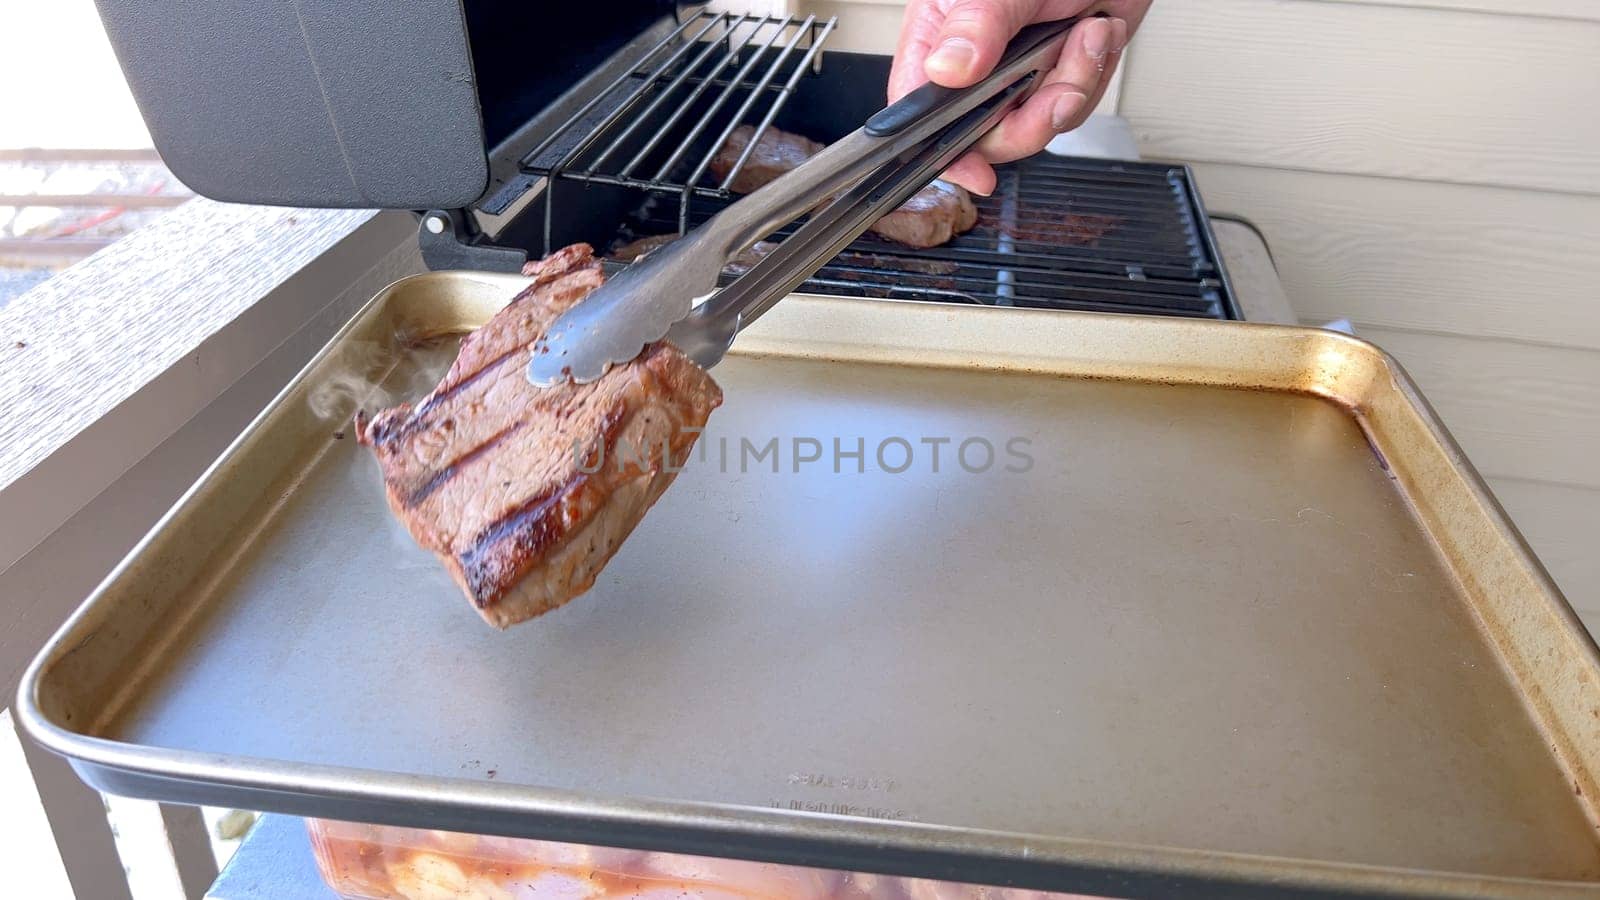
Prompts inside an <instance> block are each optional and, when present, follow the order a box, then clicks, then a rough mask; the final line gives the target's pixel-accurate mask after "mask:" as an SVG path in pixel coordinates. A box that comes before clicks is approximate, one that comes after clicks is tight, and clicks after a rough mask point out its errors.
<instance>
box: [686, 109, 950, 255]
mask: <svg viewBox="0 0 1600 900" xmlns="http://www.w3.org/2000/svg"><path fill="white" fill-rule="evenodd" d="M754 134H755V128H754V127H752V126H750V125H740V126H739V127H738V128H735V129H734V130H733V133H732V134H730V135H728V140H727V142H726V143H724V144H723V145H722V147H721V148H720V149H719V150H718V151H717V155H716V157H714V158H713V159H712V160H711V171H712V172H713V173H714V174H715V175H716V176H717V177H718V178H726V177H727V176H728V173H729V172H731V171H733V166H734V164H735V163H737V162H738V161H739V156H740V154H742V153H744V149H745V147H748V146H749V145H750V138H751V136H752V135H754ZM822 146H823V145H821V144H819V143H817V142H816V141H813V140H809V139H807V138H804V137H801V136H800V135H797V134H790V133H788V132H787V131H779V130H778V129H776V128H768V129H767V130H766V131H764V132H762V133H761V138H760V139H759V140H757V141H756V149H755V150H754V151H753V152H752V153H751V154H750V159H749V160H748V161H746V163H745V166H744V168H743V169H740V170H739V175H738V177H736V178H734V180H733V183H732V184H730V185H729V186H728V187H729V188H730V189H731V190H734V191H737V192H739V193H741V194H748V193H750V192H751V191H753V190H755V189H756V188H759V187H761V186H762V185H764V184H766V183H767V182H769V181H772V180H774V179H776V178H777V177H778V176H780V175H782V174H783V173H785V172H787V171H789V170H790V169H793V168H794V167H796V166H798V165H800V164H801V163H803V162H805V161H806V159H807V158H809V157H810V156H812V155H814V154H815V153H817V152H818V151H820V150H821V149H822ZM977 223H978V208H977V206H975V205H973V202H972V197H971V195H969V194H968V193H967V192H966V190H965V189H964V188H962V187H960V186H958V185H954V184H950V183H949V182H945V181H935V182H933V183H932V184H930V185H928V186H927V187H925V188H923V189H922V190H920V191H918V192H917V193H916V194H914V195H913V196H912V197H911V199H910V200H907V201H906V202H905V203H903V204H901V205H900V207H899V208H898V209H896V210H894V211H892V212H890V213H888V214H887V215H885V216H884V217H883V218H881V219H879V220H878V221H877V222H875V223H873V225H872V231H874V232H876V233H878V234H880V235H883V236H884V237H886V238H889V239H890V240H893V241H899V242H900V243H902V244H906V245H908V246H912V247H937V246H939V245H940V244H943V243H945V242H946V241H949V240H950V239H951V238H953V237H955V236H956V235H958V234H962V233H964V232H966V231H969V230H971V228H972V226H974V225H976V224H977Z"/></svg>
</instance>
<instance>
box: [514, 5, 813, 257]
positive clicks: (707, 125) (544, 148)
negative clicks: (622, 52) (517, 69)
mask: <svg viewBox="0 0 1600 900" xmlns="http://www.w3.org/2000/svg"><path fill="white" fill-rule="evenodd" d="M836 23H837V20H836V19H833V18H829V19H827V20H826V21H819V20H818V19H817V17H816V16H814V15H812V16H806V17H805V18H804V19H796V18H795V17H793V16H753V15H750V14H748V13H747V14H743V15H734V14H732V13H728V12H721V13H712V12H702V13H698V14H695V15H692V16H690V17H689V18H688V19H687V20H685V21H684V22H683V23H682V24H681V25H679V26H678V28H677V29H676V30H674V31H673V32H672V33H671V34H669V35H667V37H665V38H663V39H662V40H661V42H660V43H658V44H656V45H655V46H654V47H652V48H651V49H650V50H649V52H647V53H646V54H645V55H644V57H643V58H642V59H641V60H640V61H639V63H638V64H637V65H635V66H633V67H632V68H631V69H630V70H629V71H627V72H626V73H624V74H623V75H621V76H620V77H618V78H617V79H616V80H615V81H613V82H612V83H611V84H610V85H609V86H608V87H606V88H605V89H604V90H602V91H601V92H600V93H599V94H597V95H596V96H595V97H594V98H592V99H591V100H590V101H589V102H588V103H586V104H585V105H584V106H583V107H581V108H580V109H579V110H578V111H577V112H576V113H574V114H573V116H572V117H571V118H570V119H568V120H567V121H566V122H565V123H563V124H562V125H561V126H559V127H558V128H556V129H555V131H554V132H552V133H551V135H550V136H549V137H548V138H546V139H545V140H544V141H543V142H541V143H540V144H539V145H538V146H536V147H534V148H533V149H532V150H530V151H529V152H528V153H527V154H526V155H525V156H523V158H522V160H521V165H522V169H523V171H524V172H525V173H526V174H530V175H538V176H546V177H550V178H557V179H567V180H570V181H579V182H588V183H596V184H610V185H618V186H623V187H633V188H640V189H643V190H646V191H653V192H660V193H667V194H676V195H677V197H678V220H677V222H676V223H675V224H674V227H673V230H675V231H679V232H681V231H683V230H684V228H685V227H686V226H687V223H688V219H689V206H690V202H691V199H692V198H694V197H711V198H716V199H724V200H725V199H727V198H729V197H730V196H731V193H730V192H729V190H728V187H727V186H728V185H729V184H732V183H733V180H734V179H735V178H737V177H738V175H739V173H740V172H741V171H742V170H743V169H744V167H745V164H746V163H747V162H748V158H749V155H750V150H749V149H747V150H746V152H745V154H744V156H742V157H740V159H739V161H738V164H737V165H735V166H734V167H733V170H732V171H731V172H729V173H728V175H727V177H725V178H724V179H722V181H721V182H719V183H717V184H710V183H708V182H707V181H706V178H707V173H708V172H709V170H710V167H711V160H712V158H713V157H714V156H715V155H716V151H717V148H719V147H721V146H722V144H723V143H724V142H725V141H727V139H728V135H730V134H732V133H733V130H734V129H735V128H736V127H738V126H739V125H740V124H741V123H744V122H747V121H750V120H752V119H753V118H754V117H755V116H756V115H759V116H760V118H759V119H758V120H756V121H757V124H756V128H757V135H758V136H759V134H760V133H762V132H765V131H766V130H767V128H769V127H770V126H771V125H772V122H773V120H774V119H776V118H777V116H778V113H779V112H780V111H782V109H783V107H784V104H786V103H787V102H788V101H789V98H790V97H791V96H793V94H794V89H795V84H796V83H797V82H798V81H799V80H800V76H801V75H803V74H804V73H805V72H806V71H807V70H814V69H815V67H817V66H819V65H820V62H821V60H820V58H819V56H818V54H819V53H820V52H821V50H822V45H823V44H824V43H825V42H826V41H827V39H828V36H829V35H830V34H831V33H832V32H833V29H834V26H835V24H836ZM718 124H721V127H720V128H718V127H717V125H718ZM754 147H755V142H754V141H751V144H750V149H753V148H754ZM691 160H692V161H693V165H692V166H691V164H690V162H691ZM549 193H550V192H547V193H546V197H547V199H546V203H545V220H546V222H545V224H546V227H545V232H546V234H549V232H550V230H551V229H550V225H551V219H552V217H553V209H552V207H553V204H552V203H551V202H550V201H549V199H548V197H549ZM551 249H552V248H551V247H548V246H547V247H546V248H545V252H547V253H548V252H550V250H551Z"/></svg>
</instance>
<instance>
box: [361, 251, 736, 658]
mask: <svg viewBox="0 0 1600 900" xmlns="http://www.w3.org/2000/svg"><path fill="white" fill-rule="evenodd" d="M525 272H526V274H530V275H532V276H534V279H535V281H534V283H533V285H532V286H530V287H529V288H528V289H527V290H525V291H523V292H522V293H521V294H519V295H518V296H517V297H516V298H515V299H513V300H512V301H511V303H510V304H509V305H507V306H506V307H505V309H503V310H501V311H500V312H498V313H496V314H495V315H494V317H493V318H491V319H490V320H489V321H488V322H487V323H485V324H484V326H483V327H482V328H479V329H478V330H477V331H475V332H473V333H472V334H470V335H468V336H467V337H466V338H465V339H464V340H463V341H462V342H461V350H460V353H459V354H458V355H457V357H456V360H455V363H454V364H453V365H451V367H450V371H449V372H448V373H447V374H446V375H445V376H444V380H443V381H441V382H440V383H439V386H438V387H437V388H435V389H434V391H433V392H432V393H430V394H428V395H427V396H426V397H424V398H423V399H421V400H420V401H418V402H417V403H415V404H401V405H399V406H396V407H393V408H391V409H386V410H383V411H382V412H379V413H377V414H376V415H374V416H372V417H371V419H370V420H367V419H366V418H365V417H364V416H358V417H357V423H356V426H357V432H358V436H359V439H360V441H361V442H362V443H363V444H366V445H368V446H370V447H371V448H372V452H373V454H374V455H375V456H376V457H377V459H378V465H379V468H380V469H381V470H382V473H383V481H384V486H385V487H386V489H387V492H388V496H389V505H390V507H391V508H392V509H393V510H394V513H395V515H396V516H397V517H399V519H400V521H401V522H403V523H404V524H405V526H406V528H407V529H408V530H409V531H410V532H411V535H412V537H414V538H415V539H416V541H417V543H419V544H421V545H422V546H423V547H425V548H427V549H428V550H431V551H433V552H434V553H435V554H436V555H437V556H438V557H439V558H440V560H441V561H443V562H444V564H445V566H446V568H448V569H449V571H450V574H451V576H452V577H453V578H454V579H455V581H456V583H457V584H459V585H460V586H461V588H462V590H463V591H465V592H466V594H467V597H468V598H469V599H470V600H471V601H472V604H473V606H474V607H475V608H476V609H477V610H478V612H479V614H480V615H482V616H483V618H484V619H485V620H487V621H488V622H489V624H491V625H494V626H495V627H497V628H505V627H507V626H509V625H513V624H516V623H517V622H521V621H524V620H526V619H529V618H532V617H534V616H537V615H540V614H542V613H545V612H548V611H549V610H551V609H554V608H556V607H558V606H560V605H562V604H564V603H566V602H567V601H568V600H571V599H572V598H573V597H576V596H577V595H579V594H581V593H583V592H584V591H586V590H588V589H589V587H590V586H591V585H592V584H593V583H594V579H595V576H596V575H598V574H599V572H600V569H601V567H603V566H604V565H605V564H606V562H607V561H608V560H610V558H611V556H612V554H614V553H615V552H616V551H617V548H618V547H619V546H620V545H621V544H622V542H623V540H624V539H626V538H627V537H628V535H629V533H631V532H632V531H633V528H634V526H635V525H637V524H638V523H639V520H640V519H641V518H642V517H643V516H644V514H645V512H646V511H647V510H648V509H649V508H650V506H651V505H652V504H653V503H655V501H656V499H657V498H658V497H660V496H661V494H662V492H663V491H665V490H666V489H667V486H668V485H669V484H671V482H672V479H673V476H674V474H675V472H676V469H677V468H678V467H680V466H681V465H682V464H683V463H684V462H685V461H686V460H687V457H688V454H689V451H690V449H691V448H692V447H693V445H694V442H695V438H696V437H697V436H698V434H699V431H698V429H699V428H701V427H702V426H704V425H705V423H706V419H707V417H708V416H710V414H711V411H712V410H713V409H715V408H716V407H717V406H718V405H719V404H720V403H721V402H722V392H721V390H720V389H719V388H718V387H717V385H716V383H715V382H713V381H712V380H711V376H709V375H707V374H706V372H705V371H704V370H703V369H701V368H700V367H699V366H697V365H695V364H694V363H693V362H691V361H690V360H689V359H688V357H686V356H684V355H683V354H682V353H679V352H678V350H677V349H676V348H674V347H672V346H671V345H670V344H666V343H658V344H653V345H651V346H649V347H647V348H645V350H644V352H643V353H641V354H640V355H639V357H638V358H637V359H634V360H633V361H632V362H630V363H627V364H625V365H620V366H617V367H615V368H613V369H612V370H611V371H609V372H607V373H606V375H605V376H604V377H602V378H601V379H600V380H598V381H596V382H593V383H591V384H584V385H575V384H571V383H567V384H562V385H558V386H556V387H552V388H537V387H534V386H533V385H532V384H530V383H529V382H528V380H527V378H526V377H525V376H524V370H525V368H526V366H527V364H528V358H529V353H530V352H531V351H530V346H531V345H532V344H533V342H534V341H535V340H537V339H538V338H539V337H540V336H541V335H543V334H544V331H545V329H546V328H548V327H549V326H550V324H551V323H552V322H553V321H554V320H555V318H556V317H557V316H559V315H560V314H561V313H562V312H563V311H565V310H566V309H567V308H569V307H571V306H572V305H573V304H575V303H577V302H578V301H579V300H581V299H583V298H584V297H585V296H587V295H588V294H589V292H590V291H593V290H594V289H595V288H597V287H599V286H600V284H601V282H602V281H603V280H604V275H603V274H602V272H601V269H600V263H599V261H598V260H596V259H595V258H594V256H593V252H592V250H591V249H590V248H589V246H588V245H586V244H576V245H573V246H570V247H566V248H564V249H562V250H559V251H557V252H556V253H554V254H552V255H551V256H549V257H548V258H546V259H544V260H542V261H540V262H536V263H531V264H530V265H529V267H528V268H527V269H526V270H525Z"/></svg>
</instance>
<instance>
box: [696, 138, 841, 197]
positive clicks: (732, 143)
mask: <svg viewBox="0 0 1600 900" xmlns="http://www.w3.org/2000/svg"><path fill="white" fill-rule="evenodd" d="M755 133H756V129H755V126H753V125H740V126H739V127H738V128H735V129H734V130H733V133H732V134H730V135H728V140H727V142H726V143H724V144H723V145H722V147H721V148H719V149H718V150H717V155H716V156H715V157H714V158H713V159H712V160H711V172H712V174H714V175H716V176H717V178H719V179H720V178H727V177H728V173H729V172H731V171H733V166H734V164H735V163H737V162H738V161H739V156H740V154H742V153H744V148H746V147H748V146H750V136H751V135H753V134H755ZM822 148H823V145H822V144H819V143H817V142H816V141H813V140H811V139H810V138H808V137H803V136H801V135H798V134H790V133H789V132H787V131H779V130H778V129H776V128H768V129H767V130H766V131H763V132H761V140H759V141H756V149H755V151H754V152H752V153H751V154H750V159H749V160H747V161H746V162H745V164H744V168H743V169H740V170H739V176H738V177H737V178H735V179H733V183H732V184H730V185H728V190H730V191H733V192H735V193H739V194H748V193H750V192H751V191H754V190H755V189H756V188H758V187H761V186H762V185H764V184H766V183H767V182H769V181H776V180H777V178H778V176H779V175H782V174H783V173H785V172H787V171H789V170H790V169H793V168H796V167H798V166H799V165H800V164H801V163H803V162H805V161H806V160H808V159H810V158H811V157H813V156H816V155H817V154H818V153H820V152H821V151H822Z"/></svg>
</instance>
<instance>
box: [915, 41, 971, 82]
mask: <svg viewBox="0 0 1600 900" xmlns="http://www.w3.org/2000/svg"><path fill="white" fill-rule="evenodd" d="M977 58H978V47H977V45H976V44H974V43H972V42H971V41H969V40H967V39H966V38H946V39H945V42H944V43H942V44H940V45H939V49H937V50H935V51H933V55H931V56H929V57H928V61H927V62H926V63H924V64H923V68H925V69H927V71H928V74H929V75H930V76H932V75H934V74H940V75H951V76H961V75H965V74H966V73H967V70H968V69H969V68H971V67H972V64H973V62H974V61H975V60H976V59H977Z"/></svg>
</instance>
